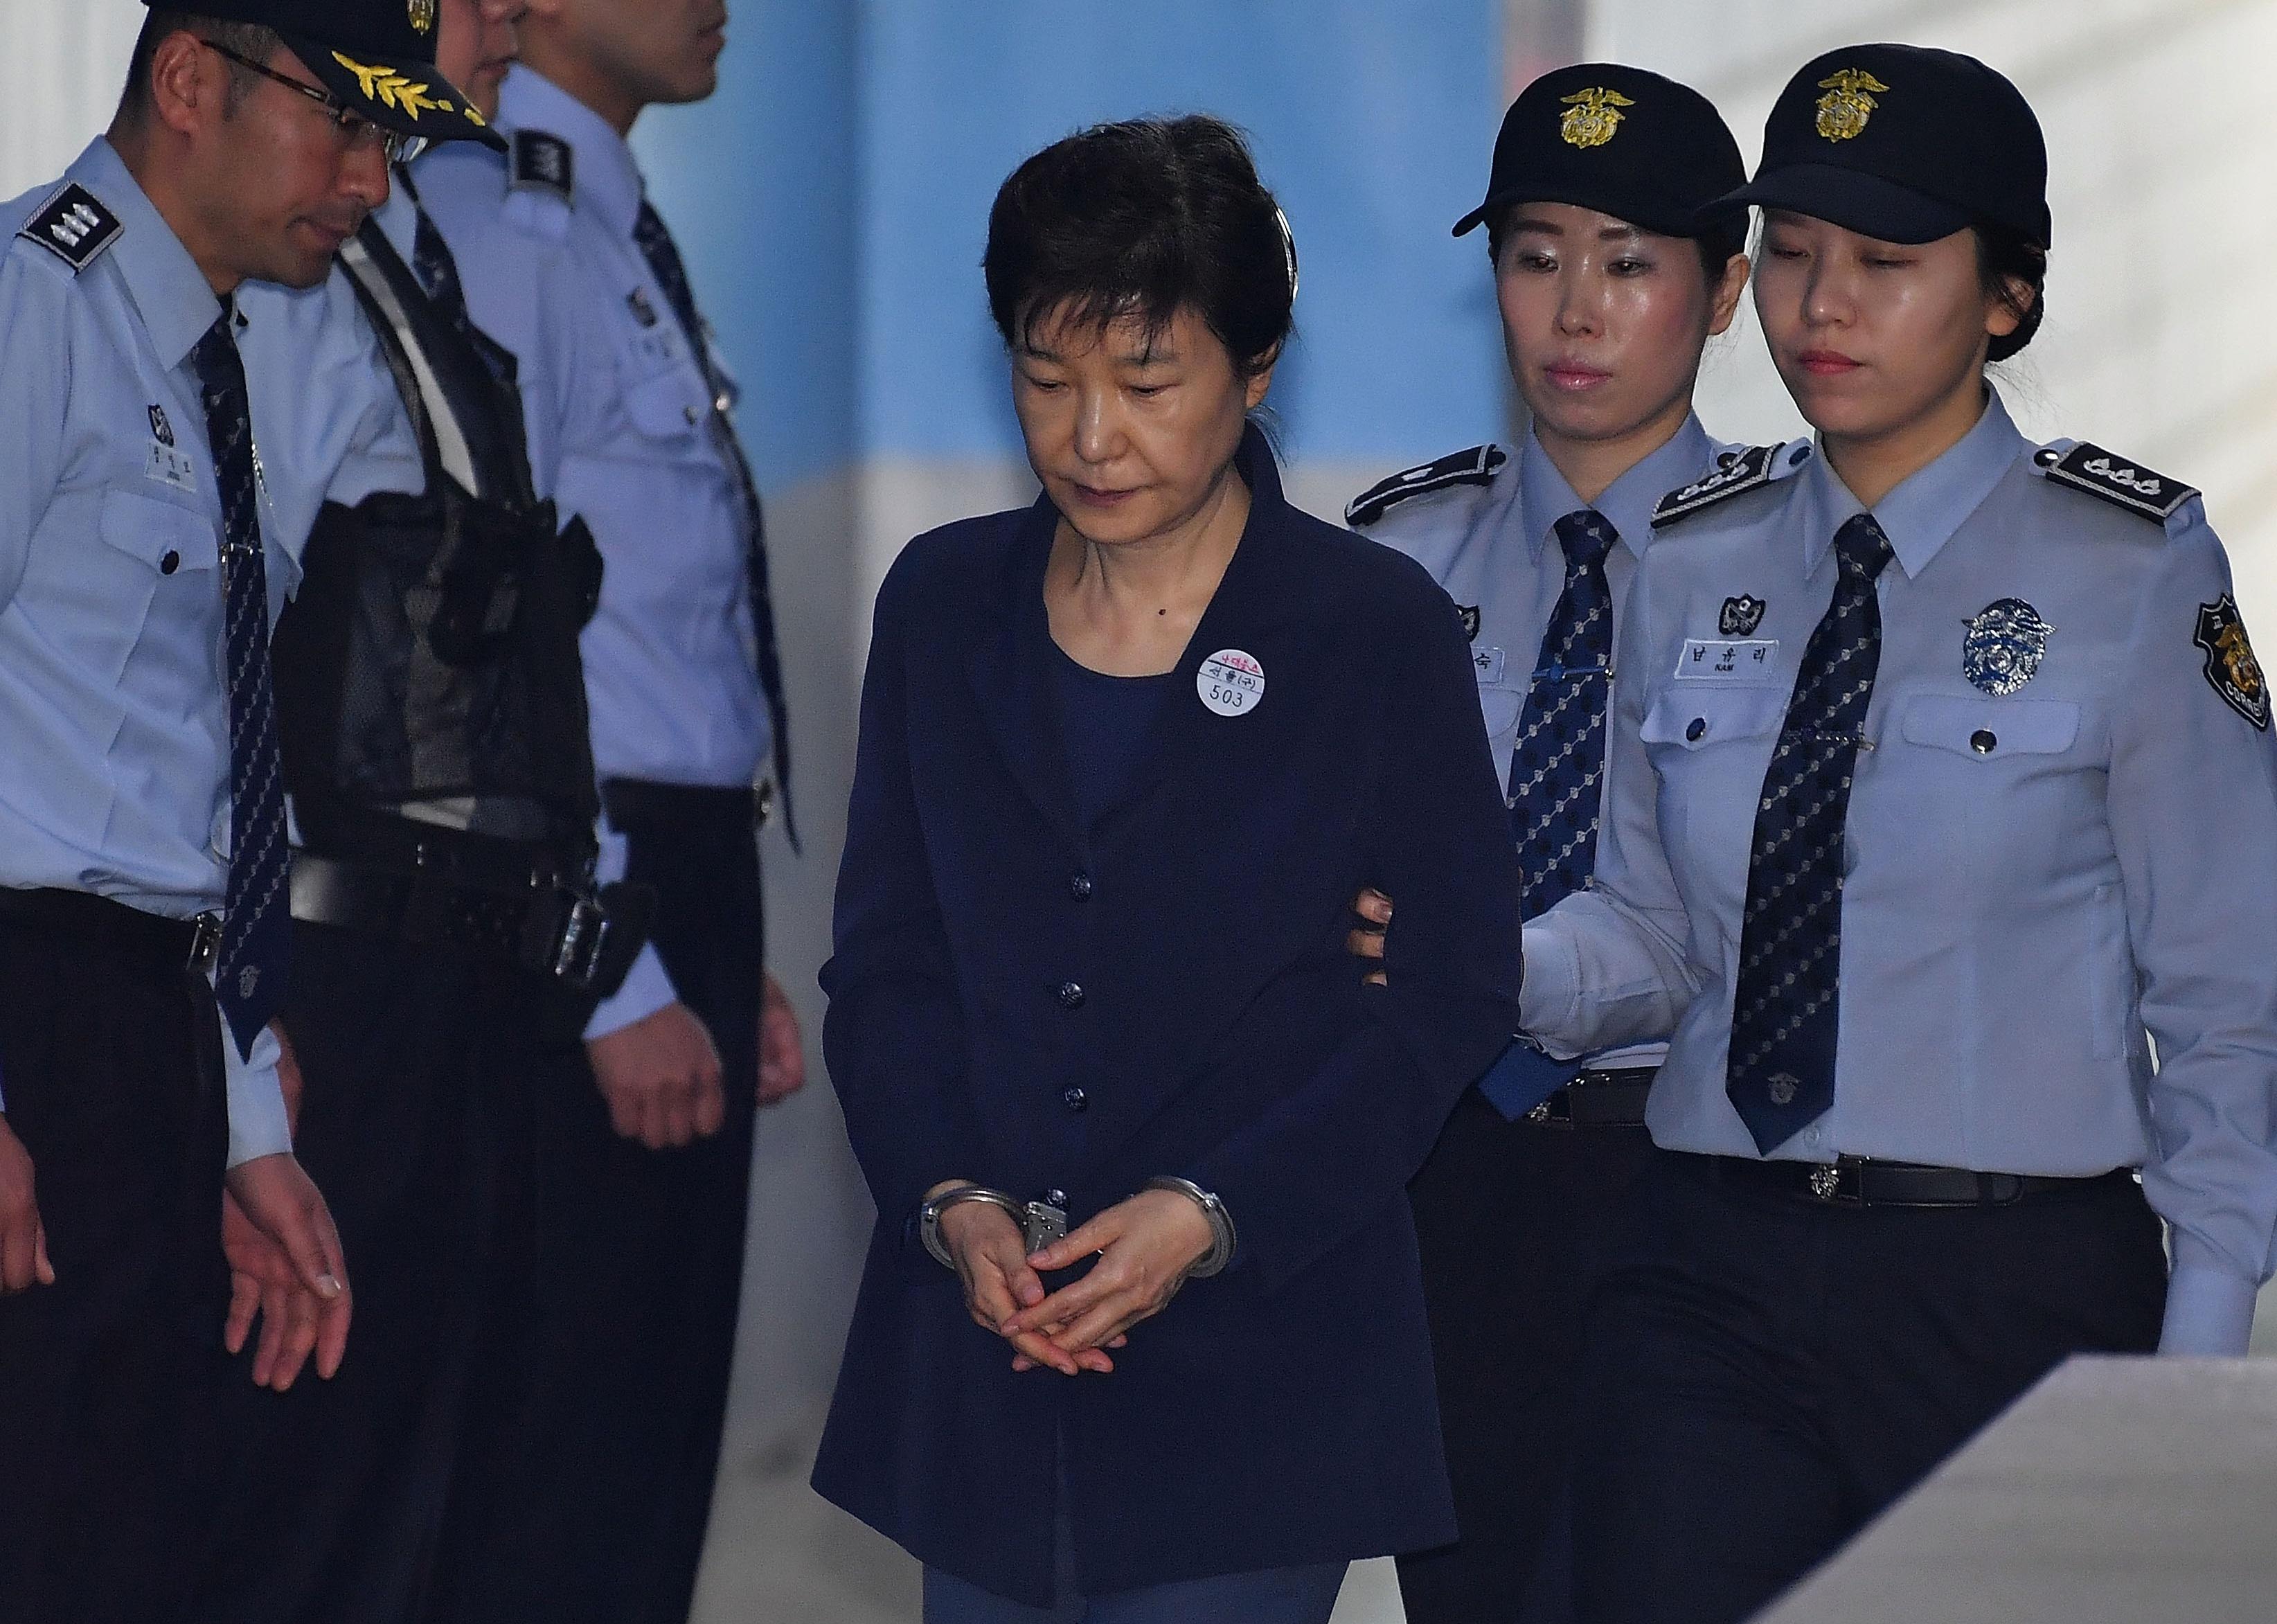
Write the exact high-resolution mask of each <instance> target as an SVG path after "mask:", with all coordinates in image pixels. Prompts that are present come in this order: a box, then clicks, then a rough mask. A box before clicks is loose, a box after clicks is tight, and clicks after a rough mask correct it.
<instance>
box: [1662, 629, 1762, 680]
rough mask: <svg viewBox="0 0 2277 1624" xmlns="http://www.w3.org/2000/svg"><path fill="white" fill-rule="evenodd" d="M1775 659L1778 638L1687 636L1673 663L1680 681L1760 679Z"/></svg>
mask: <svg viewBox="0 0 2277 1624" xmlns="http://www.w3.org/2000/svg"><path fill="white" fill-rule="evenodd" d="M1777 659H1778V638H1777V637H1747V638H1739V639H1733V638H1729V637H1687V638H1686V639H1685V640H1684V652H1683V654H1682V656H1681V657H1679V659H1678V660H1677V662H1676V680H1677V681H1678V682H1762V681H1763V679H1765V678H1766V677H1768V676H1770V675H1771V668H1772V662H1773V661H1774V660H1777Z"/></svg>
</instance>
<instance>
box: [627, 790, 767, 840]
mask: <svg viewBox="0 0 2277 1624" xmlns="http://www.w3.org/2000/svg"><path fill="white" fill-rule="evenodd" d="M774 804H775V787H774V784H773V782H762V783H759V784H758V785H756V786H754V787H753V788H751V789H722V788H720V787H719V786H716V785H711V784H662V783H656V782H651V781H650V780H648V779H643V778H612V779H609V780H607V781H606V782H604V783H603V784H602V785H601V805H602V806H603V807H604V808H605V810H606V811H607V812H608V814H609V824H610V827H613V828H616V829H634V828H643V827H645V828H655V829H665V830H668V829H674V828H687V827H691V826H692V827H698V828H701V827H707V826H711V825H715V824H725V823H735V824H737V825H742V824H748V825H750V827H752V828H755V829H756V828H760V827H764V826H765V823H766V821H767V820H768V818H770V817H771V816H773V812H774Z"/></svg>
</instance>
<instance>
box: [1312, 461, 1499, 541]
mask: <svg viewBox="0 0 2277 1624" xmlns="http://www.w3.org/2000/svg"><path fill="white" fill-rule="evenodd" d="M1507 461H1510V454H1509V453H1507V452H1505V451H1504V450H1503V448H1502V447H1501V446H1472V447H1471V448H1470V449H1469V450H1468V451H1458V452H1456V453H1455V454H1453V455H1451V456H1445V457H1441V458H1440V459H1439V460H1438V461H1436V462H1426V463H1423V464H1421V465H1420V467H1416V468H1411V469H1407V470H1406V471H1405V473H1398V474H1394V475H1393V476H1392V477H1390V478H1389V479H1386V480H1384V481H1382V483H1381V484H1373V485H1370V486H1369V487H1368V488H1367V490H1365V491H1363V492H1360V493H1359V495H1358V496H1356V497H1354V498H1352V500H1351V502H1350V503H1348V504H1347V505H1346V506H1345V507H1344V522H1345V523H1346V524H1351V525H1356V526H1359V527H1360V528H1362V529H1365V528H1366V527H1367V526H1368V525H1371V524H1373V523H1375V522H1376V521H1377V520H1378V519H1381V518H1382V517H1383V515H1386V514H1388V513H1390V511H1391V510H1392V509H1393V508H1394V507H1397V506H1398V505H1399V504H1400V503H1402V502H1404V501H1405V500H1406V499H1408V498H1409V497H1411V496H1420V495H1422V494H1423V493H1424V492H1426V491H1443V490H1445V489H1446V488H1447V487H1448V486H1450V485H1486V484H1493V483H1494V477H1495V475H1496V474H1497V473H1499V472H1500V471H1501V469H1502V466H1503V464H1504V463H1505V462H1507Z"/></svg>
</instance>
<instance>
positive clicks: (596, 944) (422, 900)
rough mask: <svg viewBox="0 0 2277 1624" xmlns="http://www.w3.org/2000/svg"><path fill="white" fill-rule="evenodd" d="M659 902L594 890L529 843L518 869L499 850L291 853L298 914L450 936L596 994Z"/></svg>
mask: <svg viewBox="0 0 2277 1624" xmlns="http://www.w3.org/2000/svg"><path fill="white" fill-rule="evenodd" d="M442 850H447V848H438V852H439V851H442ZM655 907H656V898H655V894H654V893H653V892H651V891H649V890H648V889H647V888H644V887H639V886H622V885H613V886H606V887H604V888H602V889H601V891H600V892H599V893H598V895H595V894H593V893H592V892H591V891H590V890H589V889H588V888H586V887H585V886H584V885H583V882H582V881H579V880H575V879H572V878H569V877H567V876H565V875H564V874H563V873H562V872H561V870H560V865H559V864H558V862H557V861H556V860H555V858H554V856H553V854H551V853H549V852H546V851H545V850H543V849H532V850H530V852H529V854H528V857H527V860H526V861H525V863H524V865H522V867H521V868H520V869H519V870H518V871H515V872H511V873H508V872H502V871H501V867H500V865H499V862H498V861H497V859H496V857H495V854H492V855H491V856H490V857H488V858H486V860H485V861H484V863H483V864H482V865H481V867H480V869H479V870H478V871H475V872H469V870H468V869H467V868H465V867H461V866H455V865H453V864H452V863H451V862H450V861H448V860H447V859H446V858H445V857H444V856H441V855H438V857H437V858H435V860H434V861H432V862H431V863H430V864H427V865H423V866H421V867H418V868H415V869H413V870H410V871H408V872H406V871H404V870H402V869H400V868H395V867H392V866H389V865H383V864H377V863H355V862H343V861H340V860H339V859H338V858H329V857H322V856H318V855H317V854H316V853H314V852H308V851H296V852H294V853H293V918H294V919H298V920H301V922H302V923H304V924H308V925H326V926H333V927H334V928H337V929H340V930H350V931H356V932H360V933H362V934H369V935H377V936H383V937H386V938H388V939H390V940H392V941H402V942H453V943H455V944H457V945H459V946H461V947H466V948H471V949H475V950H476V951H477V952H481V953H484V954H487V955H490V956H491V957H499V958H503V959H505V960H506V961H507V962H509V963H512V964H519V965H520V966H522V968H523V969H525V970H530V971H534V972H537V973H538V974H541V975H546V976H551V977H552V978H554V979H555V980H559V981H560V982H562V983H564V984H565V985H567V987H571V988H573V989H574V990H575V991H577V992H580V993H584V994H588V995H595V996H599V997H606V996H608V995H610V994H611V993H613V992H614V991H615V990H616V989H617V987H619V986H621V984H622V983H623V981H624V979H625V972H627V971H628V970H629V969H630V968H631V967H632V961H633V958H634V956H635V955H636V954H637V953H638V952H639V951H640V949H641V944H642V943H643V942H644V941H646V940H647V936H648V927H649V925H650V923H651V919H653V916H654V913H655Z"/></svg>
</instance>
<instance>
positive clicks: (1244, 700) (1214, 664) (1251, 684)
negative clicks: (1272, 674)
mask: <svg viewBox="0 0 2277 1624" xmlns="http://www.w3.org/2000/svg"><path fill="white" fill-rule="evenodd" d="M1194 691H1195V692H1197V693H1199V695H1201V697H1202V703H1203V704H1204V705H1207V706H1208V707H1209V709H1210V710H1212V711H1213V712H1215V713H1217V714H1218V715H1220V716H1245V715H1247V714H1248V713H1250V712H1252V711H1253V710H1255V709H1256V708H1257V706H1258V703H1259V702H1260V700H1262V699H1263V698H1265V667H1263V666H1261V665H1260V664H1258V663H1257V659H1256V657H1255V656H1254V655H1252V654H1248V653H1245V652H1243V651H1241V650H1240V649H1220V650H1218V652H1216V653H1215V654H1213V655H1211V656H1210V657H1209V658H1208V659H1207V660H1204V661H1202V668H1201V669H1200V670H1199V671H1198V672H1196V673H1195V674H1194Z"/></svg>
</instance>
